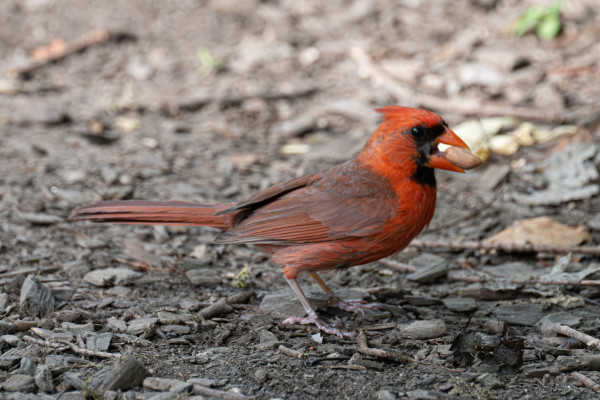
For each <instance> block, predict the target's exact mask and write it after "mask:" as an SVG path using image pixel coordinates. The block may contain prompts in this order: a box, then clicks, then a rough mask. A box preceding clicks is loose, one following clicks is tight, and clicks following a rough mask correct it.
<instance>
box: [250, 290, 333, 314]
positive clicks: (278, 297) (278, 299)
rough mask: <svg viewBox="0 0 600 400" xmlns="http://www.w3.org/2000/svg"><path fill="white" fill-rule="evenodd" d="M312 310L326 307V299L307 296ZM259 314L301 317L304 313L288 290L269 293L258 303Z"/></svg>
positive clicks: (298, 302) (298, 301)
mask: <svg viewBox="0 0 600 400" xmlns="http://www.w3.org/2000/svg"><path fill="white" fill-rule="evenodd" d="M307 297H308V299H309V301H310V303H311V304H312V306H313V307H314V308H322V307H325V306H326V305H327V297H326V296H321V297H317V296H315V295H310V296H307ZM258 310H259V312H261V313H263V314H269V315H272V316H274V317H302V316H304V315H306V311H305V310H304V307H302V304H301V303H300V300H298V298H297V297H296V295H295V294H293V293H292V292H290V291H288V290H284V291H280V292H275V293H269V294H267V295H266V296H265V297H264V298H263V300H262V302H261V303H260V307H259V309H258Z"/></svg>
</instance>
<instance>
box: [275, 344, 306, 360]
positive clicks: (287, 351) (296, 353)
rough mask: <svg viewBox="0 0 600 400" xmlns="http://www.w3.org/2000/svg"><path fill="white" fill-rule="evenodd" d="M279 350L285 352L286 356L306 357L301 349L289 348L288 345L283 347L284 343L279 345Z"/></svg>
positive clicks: (300, 358)
mask: <svg viewBox="0 0 600 400" xmlns="http://www.w3.org/2000/svg"><path fill="white" fill-rule="evenodd" d="M279 351H280V352H282V353H283V354H285V355H286V356H290V357H295V358H297V359H298V360H304V359H306V354H304V353H303V352H301V351H297V350H293V349H290V348H289V347H285V346H284V345H279Z"/></svg>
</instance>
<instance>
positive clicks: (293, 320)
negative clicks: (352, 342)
mask: <svg viewBox="0 0 600 400" xmlns="http://www.w3.org/2000/svg"><path fill="white" fill-rule="evenodd" d="M283 323H284V324H301V325H308V324H314V325H315V326H316V327H317V328H319V330H320V331H322V332H325V333H327V334H329V335H336V336H339V337H342V338H344V337H345V338H351V337H354V336H355V335H356V333H355V332H349V331H345V330H342V329H340V328H336V327H334V326H331V325H327V324H325V323H324V322H323V321H321V320H320V319H319V317H317V316H316V315H310V314H309V315H308V316H306V317H289V318H288V319H286V320H285V321H283Z"/></svg>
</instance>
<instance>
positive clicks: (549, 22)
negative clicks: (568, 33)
mask: <svg viewBox="0 0 600 400" xmlns="http://www.w3.org/2000/svg"><path fill="white" fill-rule="evenodd" d="M560 27H561V23H560V16H559V14H548V15H546V17H545V18H544V19H542V21H541V22H540V24H539V25H538V27H537V30H536V33H537V35H538V37H539V38H540V39H543V40H550V39H554V38H555V37H556V35H558V32H560Z"/></svg>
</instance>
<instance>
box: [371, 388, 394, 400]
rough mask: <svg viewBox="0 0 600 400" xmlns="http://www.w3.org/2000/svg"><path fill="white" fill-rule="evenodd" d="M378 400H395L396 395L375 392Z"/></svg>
mask: <svg viewBox="0 0 600 400" xmlns="http://www.w3.org/2000/svg"><path fill="white" fill-rule="evenodd" d="M375 396H377V399H378V400H396V395H395V394H394V393H392V392H390V391H389V390H379V391H377V392H375Z"/></svg>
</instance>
